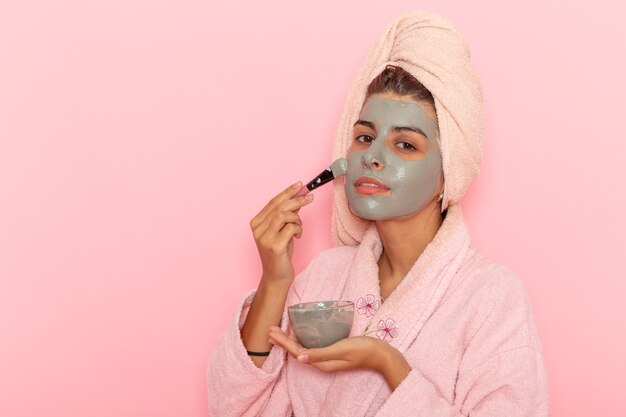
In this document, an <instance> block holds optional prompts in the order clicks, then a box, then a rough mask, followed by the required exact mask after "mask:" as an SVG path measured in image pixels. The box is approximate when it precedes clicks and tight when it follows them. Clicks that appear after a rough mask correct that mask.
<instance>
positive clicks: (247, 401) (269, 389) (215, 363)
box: [206, 259, 315, 417]
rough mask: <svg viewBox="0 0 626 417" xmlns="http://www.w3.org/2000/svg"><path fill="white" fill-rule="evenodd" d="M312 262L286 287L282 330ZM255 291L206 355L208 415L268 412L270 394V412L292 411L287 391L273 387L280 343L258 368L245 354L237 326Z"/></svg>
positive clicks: (280, 362)
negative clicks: (287, 288) (207, 355)
mask: <svg viewBox="0 0 626 417" xmlns="http://www.w3.org/2000/svg"><path fill="white" fill-rule="evenodd" d="M314 262H315V259H314V260H313V261H312V262H311V263H310V264H309V265H308V266H307V268H306V269H305V270H304V271H302V272H301V273H300V274H298V275H297V276H296V278H295V279H294V282H293V284H292V285H291V287H290V289H289V293H288V294H287V300H286V302H285V309H284V311H283V317H282V319H281V324H280V327H281V328H282V329H283V331H284V332H285V333H287V325H288V316H287V306H289V305H292V304H296V303H298V302H299V300H300V298H301V294H302V291H303V290H304V286H305V284H306V282H307V279H308V276H309V274H310V271H311V269H312V266H313V264H314ZM255 293H256V290H252V291H250V292H249V293H248V294H247V295H246V296H245V297H244V298H243V300H242V301H241V302H240V303H239V306H238V308H237V310H236V312H235V314H234V315H233V318H232V319H231V321H230V322H229V323H228V325H227V327H226V329H225V330H224V332H223V333H222V334H221V336H220V339H219V341H218V343H217V345H216V346H215V348H214V350H213V352H212V354H211V357H210V359H209V363H208V367H207V372H206V378H207V389H208V401H209V410H210V413H211V416H214V417H218V416H219V417H240V416H246V417H247V416H250V417H251V416H260V415H265V414H266V411H268V412H269V410H265V408H266V406H267V403H268V400H269V399H270V395H272V397H273V398H272V404H271V408H272V410H271V413H272V415H276V416H283V415H287V413H291V405H290V402H289V397H288V396H287V393H286V391H285V390H284V389H277V390H274V386H275V385H276V381H277V379H278V378H279V374H280V372H281V370H282V368H283V365H284V364H285V360H286V354H287V351H286V350H285V349H284V348H282V347H281V346H277V345H275V346H273V347H272V348H271V351H270V354H269V356H267V358H266V359H265V362H264V363H263V365H262V366H261V367H260V368H258V367H257V366H256V365H255V364H254V362H252V360H251V359H250V357H249V356H248V354H247V352H246V348H245V346H244V345H243V342H242V340H241V333H240V330H241V328H242V327H243V324H244V322H245V320H246V316H247V315H248V311H249V308H250V304H251V303H252V299H253V298H254V295H255ZM275 397H280V398H275ZM278 410H280V411H278Z"/></svg>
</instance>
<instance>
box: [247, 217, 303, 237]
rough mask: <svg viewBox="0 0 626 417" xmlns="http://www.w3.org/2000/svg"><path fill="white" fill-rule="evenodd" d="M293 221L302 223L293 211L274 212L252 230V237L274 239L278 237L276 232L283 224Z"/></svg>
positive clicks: (298, 223)
mask: <svg viewBox="0 0 626 417" xmlns="http://www.w3.org/2000/svg"><path fill="white" fill-rule="evenodd" d="M289 223H294V224H297V225H302V219H300V216H298V215H297V214H296V213H294V212H293V211H282V212H278V213H274V214H273V215H270V216H268V217H267V218H266V219H265V221H264V222H263V224H261V225H259V227H257V229H256V230H255V231H254V232H253V234H254V238H255V239H256V240H260V239H261V238H262V237H264V238H266V239H268V240H270V241H271V240H275V239H277V237H278V233H279V232H280V231H281V230H282V229H283V228H284V226H285V225H287V224H289Z"/></svg>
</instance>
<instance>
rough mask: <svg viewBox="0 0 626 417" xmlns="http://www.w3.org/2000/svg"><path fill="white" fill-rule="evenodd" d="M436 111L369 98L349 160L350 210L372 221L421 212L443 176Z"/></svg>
mask: <svg viewBox="0 0 626 417" xmlns="http://www.w3.org/2000/svg"><path fill="white" fill-rule="evenodd" d="M438 135H439V130H438V127H437V118H436V115H435V111H434V109H433V108H432V107H431V106H430V105H428V104H424V102H419V103H418V102H416V101H414V100H413V99H412V98H407V97H406V96H403V97H400V96H397V95H393V94H389V93H385V94H374V95H372V96H370V97H369V98H368V99H367V101H366V102H365V104H364V105H363V109H362V110H361V113H360V114H359V120H358V121H357V122H356V123H355V124H354V129H353V135H352V144H351V145H350V147H349V148H348V154H347V157H346V159H347V160H348V171H347V174H346V183H345V191H346V196H347V198H348V203H349V205H350V209H351V211H352V212H353V213H354V214H355V215H356V216H358V217H361V218H364V219H368V220H386V219H391V218H396V217H404V216H411V215H414V214H417V213H418V212H420V211H421V210H422V209H423V208H424V207H425V206H426V205H427V204H428V203H429V202H430V201H432V200H433V198H434V196H435V194H436V192H437V185H438V182H439V177H440V175H441V172H442V171H441V151H440V148H439V144H438V139H437V138H438Z"/></svg>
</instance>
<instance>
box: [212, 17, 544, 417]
mask: <svg viewBox="0 0 626 417" xmlns="http://www.w3.org/2000/svg"><path fill="white" fill-rule="evenodd" d="M427 84H429V88H427V86H426V85H427ZM482 123H483V120H482V109H481V95H480V87H479V84H478V80H477V77H476V76H475V74H474V72H473V70H472V69H471V66H470V64H469V51H468V49H467V47H466V45H465V43H464V41H463V38H462V36H461V35H460V34H459V33H458V32H457V31H456V30H455V29H454V28H453V27H452V26H451V25H450V23H449V22H447V21H445V20H444V19H442V18H441V17H439V16H437V15H435V14H433V13H428V12H414V13H409V14H407V15H404V16H401V17H400V18H398V19H396V21H394V22H393V23H392V24H391V26H390V27H389V29H388V30H387V32H386V33H385V35H384V36H383V37H382V38H381V40H379V42H378V43H377V45H376V46H375V48H374V49H373V50H372V52H371V53H370V55H369V56H368V58H367V60H366V62H365V64H364V66H363V68H362V69H361V72H360V74H359V75H358V76H357V79H356V81H355V83H354V84H353V88H352V91H351V94H350V97H349V99H348V103H347V105H346V109H345V111H344V114H343V116H342V120H341V123H340V126H339V129H338V134H337V137H336V146H335V151H334V155H333V156H335V157H339V156H344V157H346V159H347V160H348V172H347V175H346V176H345V178H344V179H342V180H341V181H339V180H336V181H335V185H334V187H335V189H334V192H335V194H334V207H333V237H334V239H335V241H336V243H337V245H338V246H337V247H334V248H332V249H328V250H326V251H324V252H322V253H321V254H320V255H318V256H317V257H316V258H315V259H314V260H313V261H312V262H311V263H310V264H309V265H308V266H307V268H306V269H305V270H304V271H302V272H301V273H300V274H298V275H297V276H296V275H295V273H294V269H293V266H292V264H291V255H292V249H293V239H294V238H299V237H300V236H301V234H302V221H301V220H300V217H299V216H298V211H299V209H300V208H301V207H303V206H304V205H307V204H309V203H310V202H311V201H312V198H311V197H310V195H309V196H306V197H296V193H297V192H298V191H299V189H300V188H301V186H302V184H301V183H296V184H294V185H292V186H290V187H288V188H286V189H285V190H283V191H282V192H281V193H280V194H278V195H277V196H275V197H274V198H273V199H272V200H271V201H270V202H269V203H268V204H267V205H266V206H265V207H264V208H263V209H262V210H261V211H260V212H259V214H258V215H257V216H256V217H254V219H252V221H251V222H250V226H251V229H252V231H253V235H254V238H255V241H256V243H257V247H258V250H259V255H260V257H261V261H262V265H263V275H262V278H261V281H260V283H259V286H258V288H257V290H256V291H253V292H251V293H250V294H249V295H248V296H247V297H246V298H245V299H244V301H243V303H242V305H241V306H240V309H239V310H238V311H237V313H236V315H235V317H234V320H233V321H232V322H231V324H230V325H229V327H228V328H227V329H226V330H225V332H224V333H223V335H222V337H221V339H220V341H219V343H218V345H217V347H216V348H215V350H214V352H213V354H212V356H211V360H210V362H209V367H208V370H207V378H208V391H209V406H210V409H211V411H212V412H213V414H214V415H215V416H220V417H221V416H290V415H295V416H298V417H306V416H348V415H349V416H379V417H383V416H405V415H411V416H429V417H436V416H468V415H472V416H502V415H506V416H522V415H523V416H547V415H549V398H548V388H547V377H546V371H545V368H544V364H543V355H542V349H541V344H540V340H539V337H538V333H537V330H536V327H535V323H534V318H533V314H532V308H531V306H530V304H529V302H528V298H527V295H526V291H525V289H524V286H523V283H522V282H521V280H520V279H519V278H517V277H516V276H515V274H514V273H512V272H511V271H510V270H508V269H507V268H505V267H503V266H502V265H499V264H497V263H495V262H492V261H490V260H488V259H486V258H485V257H483V256H481V255H480V254H479V253H478V252H477V251H476V250H475V249H474V248H473V247H472V246H471V243H470V236H469V230H468V228H467V225H466V224H465V221H464V219H463V216H462V213H461V209H460V206H459V205H458V204H457V202H458V200H459V199H460V197H461V196H462V195H463V194H464V192H465V190H466V189H467V187H468V186H469V184H470V183H471V182H472V180H473V179H474V177H475V176H476V174H477V172H478V169H479V166H480V159H481V151H482V137H481V135H482ZM318 300H352V301H354V303H355V306H356V312H355V319H354V324H353V328H352V332H351V334H350V337H348V338H346V339H343V340H340V341H339V342H337V343H335V344H333V345H330V346H328V347H326V348H319V349H305V348H303V347H302V346H301V345H300V344H299V343H298V341H297V339H296V338H295V337H294V336H293V335H292V334H291V332H290V328H289V322H288V318H287V315H286V307H287V306H289V305H292V304H295V303H299V302H307V301H318Z"/></svg>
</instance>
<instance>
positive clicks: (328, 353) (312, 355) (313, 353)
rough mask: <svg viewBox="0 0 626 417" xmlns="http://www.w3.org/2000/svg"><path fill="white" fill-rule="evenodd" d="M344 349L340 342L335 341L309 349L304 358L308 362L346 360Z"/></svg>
mask: <svg viewBox="0 0 626 417" xmlns="http://www.w3.org/2000/svg"><path fill="white" fill-rule="evenodd" d="M344 359H346V358H345V356H344V349H343V348H342V347H341V345H340V344H338V343H333V344H332V345H330V346H326V347H324V348H312V349H307V351H306V358H304V359H303V361H304V362H307V363H318V362H325V361H332V360H344Z"/></svg>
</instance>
